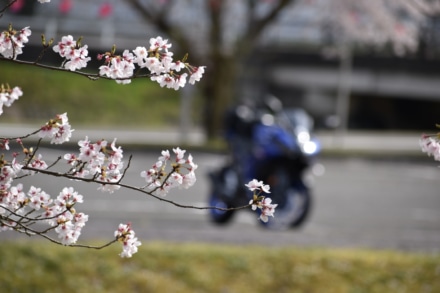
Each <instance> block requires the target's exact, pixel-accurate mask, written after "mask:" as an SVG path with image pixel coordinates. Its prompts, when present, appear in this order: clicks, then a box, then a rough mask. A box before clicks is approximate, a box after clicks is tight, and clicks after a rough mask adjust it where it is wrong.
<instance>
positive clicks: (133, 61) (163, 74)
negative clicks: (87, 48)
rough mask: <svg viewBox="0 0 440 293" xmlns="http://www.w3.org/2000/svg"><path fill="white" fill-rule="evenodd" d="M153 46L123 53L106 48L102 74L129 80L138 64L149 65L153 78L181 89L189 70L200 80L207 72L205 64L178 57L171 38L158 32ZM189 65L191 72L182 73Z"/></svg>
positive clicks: (191, 82) (100, 56)
mask: <svg viewBox="0 0 440 293" xmlns="http://www.w3.org/2000/svg"><path fill="white" fill-rule="evenodd" d="M149 43H150V46H149V48H148V49H147V48H146V47H142V46H138V47H136V49H135V50H133V52H132V53H131V52H130V51H129V50H124V51H123V53H122V55H115V53H114V50H112V52H106V53H104V54H100V55H98V59H102V60H104V63H105V64H104V65H102V66H101V67H100V68H99V74H100V75H102V76H107V77H109V78H112V79H115V80H116V82H117V83H122V84H128V83H130V82H131V80H130V77H132V76H134V70H135V68H136V65H137V66H139V68H141V69H142V68H146V69H148V70H149V72H150V79H151V80H153V81H156V82H158V83H159V84H160V86H161V87H167V88H171V89H175V90H178V89H179V88H181V87H184V86H185V85H186V82H187V78H188V74H189V83H190V84H194V83H195V82H196V81H199V80H200V78H201V77H202V76H203V74H204V72H205V67H204V66H199V67H194V66H191V65H190V64H188V63H185V62H184V61H180V60H177V61H174V60H173V53H172V52H170V51H169V50H168V49H169V48H170V47H171V44H170V43H168V40H167V39H163V38H162V37H160V36H158V37H156V38H151V39H150V42H149ZM184 69H186V71H187V72H184V73H180V72H181V71H182V70H184Z"/></svg>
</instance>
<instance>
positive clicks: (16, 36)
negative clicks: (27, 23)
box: [0, 25, 32, 59]
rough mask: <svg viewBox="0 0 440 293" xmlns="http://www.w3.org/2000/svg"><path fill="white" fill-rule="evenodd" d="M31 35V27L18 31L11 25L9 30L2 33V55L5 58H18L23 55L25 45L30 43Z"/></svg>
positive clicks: (0, 47)
mask: <svg viewBox="0 0 440 293" xmlns="http://www.w3.org/2000/svg"><path fill="white" fill-rule="evenodd" d="M31 33H32V32H31V30H30V29H29V27H25V28H23V29H21V30H19V31H17V30H15V29H13V28H12V25H9V28H8V30H5V31H3V32H1V33H0V55H2V56H3V57H5V58H13V59H15V58H17V56H18V55H20V54H21V53H23V47H24V44H26V43H27V42H28V41H29V38H28V37H29V36H30V35H31Z"/></svg>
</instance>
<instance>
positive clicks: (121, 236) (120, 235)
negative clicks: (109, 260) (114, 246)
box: [115, 223, 141, 258]
mask: <svg viewBox="0 0 440 293" xmlns="http://www.w3.org/2000/svg"><path fill="white" fill-rule="evenodd" d="M135 234H136V233H135V232H134V231H133V230H132V229H131V224H130V223H128V224H119V227H118V230H116V231H115V237H116V239H117V240H118V241H119V242H121V243H122V252H121V253H120V254H119V255H120V256H121V257H127V258H129V257H132V256H133V254H135V253H136V252H137V251H138V246H140V245H141V242H140V241H139V240H138V238H137V237H135Z"/></svg>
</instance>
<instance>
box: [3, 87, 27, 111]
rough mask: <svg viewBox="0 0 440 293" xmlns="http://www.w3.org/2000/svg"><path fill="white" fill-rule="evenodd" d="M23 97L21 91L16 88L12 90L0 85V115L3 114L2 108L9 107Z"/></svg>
mask: <svg viewBox="0 0 440 293" xmlns="http://www.w3.org/2000/svg"><path fill="white" fill-rule="evenodd" d="M22 95H23V92H22V91H21V89H20V88H19V87H18V86H16V87H13V88H12V89H11V88H10V87H9V85H4V84H1V85H0V115H1V114H3V106H6V107H10V106H11V105H12V103H14V101H16V100H18V98H20V97H21V96H22Z"/></svg>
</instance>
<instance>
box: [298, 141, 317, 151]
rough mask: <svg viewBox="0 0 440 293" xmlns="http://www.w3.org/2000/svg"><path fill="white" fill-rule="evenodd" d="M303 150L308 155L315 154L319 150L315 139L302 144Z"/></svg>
mask: <svg viewBox="0 0 440 293" xmlns="http://www.w3.org/2000/svg"><path fill="white" fill-rule="evenodd" d="M302 149H303V152H304V153H306V154H308V155H313V154H314V153H316V151H317V150H318V145H317V144H316V143H315V142H313V141H310V140H309V141H307V142H305V143H304V144H303V145H302Z"/></svg>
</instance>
